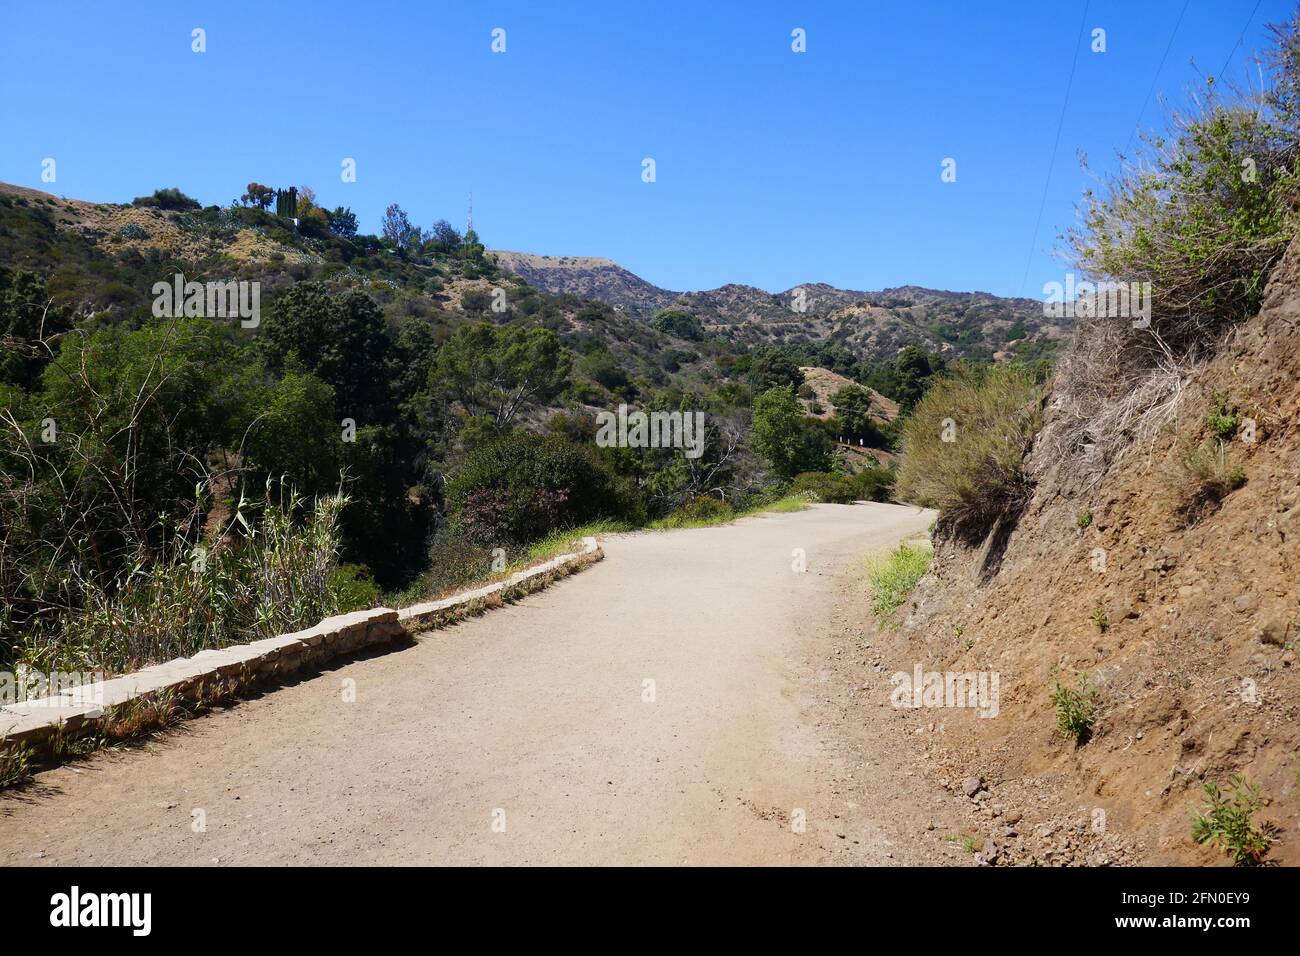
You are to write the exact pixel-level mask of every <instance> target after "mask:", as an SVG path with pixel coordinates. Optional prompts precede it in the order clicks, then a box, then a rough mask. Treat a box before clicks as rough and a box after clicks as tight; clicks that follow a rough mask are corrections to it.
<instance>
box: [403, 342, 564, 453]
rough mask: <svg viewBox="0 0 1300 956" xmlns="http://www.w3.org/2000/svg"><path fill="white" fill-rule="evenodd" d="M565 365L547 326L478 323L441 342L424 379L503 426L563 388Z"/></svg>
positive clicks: (445, 393) (562, 355) (469, 409)
mask: <svg viewBox="0 0 1300 956" xmlns="http://www.w3.org/2000/svg"><path fill="white" fill-rule="evenodd" d="M571 369H572V358H571V357H570V356H569V354H568V353H567V352H566V351H565V350H564V348H563V347H562V346H561V345H560V340H559V338H558V337H557V336H556V335H555V333H554V332H552V331H551V330H550V329H543V328H531V329H525V328H521V327H519V326H515V325H502V326H496V325H492V324H491V323H490V322H478V323H475V324H473V325H464V326H461V327H460V328H459V329H457V330H456V334H455V335H453V336H452V337H451V339H450V340H448V342H447V343H446V344H445V345H443V347H442V349H441V350H440V351H439V352H438V358H437V362H436V364H435V365H434V368H433V371H432V372H431V374H430V379H429V383H430V385H431V386H432V387H433V388H434V389H437V390H439V391H440V392H441V393H442V394H443V395H444V397H446V398H448V399H451V400H454V401H458V402H460V403H461V405H463V406H464V407H465V410H466V411H467V412H469V413H470V414H482V415H489V416H491V418H492V420H493V421H494V422H495V423H496V425H497V426H498V427H499V428H502V429H504V428H507V427H509V426H510V424H511V423H512V422H513V421H514V419H515V416H517V415H518V414H519V412H520V411H521V410H522V409H524V408H526V407H527V406H529V405H532V404H536V403H539V402H545V401H548V400H549V399H552V398H554V397H555V396H556V395H558V394H560V392H562V391H563V390H564V389H565V388H567V387H568V384H569V373H570V371H571Z"/></svg>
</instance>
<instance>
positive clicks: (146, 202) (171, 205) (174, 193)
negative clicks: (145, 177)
mask: <svg viewBox="0 0 1300 956" xmlns="http://www.w3.org/2000/svg"><path fill="white" fill-rule="evenodd" d="M131 205H132V206H146V207H148V206H152V207H153V208H155V209H170V210H175V211H178V212H184V211H186V210H189V209H199V208H200V203H199V201H198V200H197V199H191V198H190V197H189V196H187V195H185V194H184V193H183V192H181V191H180V190H179V189H176V188H175V187H170V188H167V189H158V190H155V191H154V194H153V195H152V196H137V197H136V198H135V199H133V200H132V201H131Z"/></svg>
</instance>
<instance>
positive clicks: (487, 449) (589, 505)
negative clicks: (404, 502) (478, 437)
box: [446, 431, 632, 548]
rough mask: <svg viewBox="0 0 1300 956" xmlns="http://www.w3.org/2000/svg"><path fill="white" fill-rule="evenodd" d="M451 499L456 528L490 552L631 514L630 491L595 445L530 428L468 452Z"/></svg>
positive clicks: (450, 484) (452, 485) (452, 486)
mask: <svg viewBox="0 0 1300 956" xmlns="http://www.w3.org/2000/svg"><path fill="white" fill-rule="evenodd" d="M446 498H447V507H448V511H449V513H450V516H451V520H452V523H453V524H454V525H455V526H456V528H457V529H458V530H459V531H460V532H461V533H463V534H465V535H466V536H467V537H468V539H469V540H471V541H473V542H475V543H476V544H480V545H485V546H487V547H489V548H493V547H507V546H509V545H523V544H527V543H528V542H530V541H534V540H536V539H538V538H541V537H544V536H545V535H546V534H547V533H549V532H551V531H554V530H556V529H557V528H563V527H571V526H575V525H581V524H586V523H588V522H590V521H594V520H596V519H597V518H621V517H623V516H624V515H626V514H627V513H628V512H629V511H631V510H632V502H631V500H630V498H631V495H630V491H629V489H628V488H627V487H626V485H625V483H624V482H622V481H620V480H618V479H617V478H616V477H615V476H614V475H613V474H612V472H610V471H609V470H608V469H607V467H606V466H605V465H604V464H603V463H602V461H601V460H600V459H599V458H598V457H597V455H596V454H595V452H594V450H593V449H592V448H591V447H589V446H586V445H578V444H576V443H574V442H571V441H568V440H567V439H564V438H561V437H558V436H541V435H535V434H533V433H531V432H524V431H520V432H515V433H513V434H511V435H507V436H505V437H504V438H498V439H496V440H494V441H489V442H487V443H486V444H484V445H481V446H480V447H478V448H476V449H474V450H473V451H471V452H470V453H469V454H468V455H466V456H465V460H464V461H463V462H461V464H460V467H459V468H457V469H456V470H455V474H454V475H453V477H452V479H451V480H450V481H449V482H448V483H447V488H446Z"/></svg>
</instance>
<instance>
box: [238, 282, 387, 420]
mask: <svg viewBox="0 0 1300 956" xmlns="http://www.w3.org/2000/svg"><path fill="white" fill-rule="evenodd" d="M269 313H270V314H269V315H268V316H267V318H266V320H265V321H264V322H263V324H262V335H261V339H260V342H261V345H262V350H263V354H264V355H265V356H266V359H267V364H268V365H269V366H270V368H271V369H272V370H273V371H277V372H278V371H281V370H283V369H285V368H286V367H294V366H295V364H296V365H298V366H300V367H301V368H302V369H303V370H305V371H308V372H311V373H312V374H313V375H315V376H316V377H318V378H319V379H321V381H323V382H325V383H326V384H328V385H330V386H331V387H332V388H333V389H334V397H335V403H336V406H337V409H338V413H339V414H340V415H342V416H345V417H348V418H352V419H355V420H356V421H357V422H358V423H359V424H362V425H370V424H387V423H389V422H391V421H392V420H393V418H394V413H395V409H394V407H393V395H392V391H391V388H390V375H391V373H392V371H393V369H392V361H391V360H392V358H393V340H392V336H391V335H390V333H389V331H388V326H387V325H386V324H385V322H384V315H383V312H382V311H380V308H379V306H378V305H376V304H375V302H374V300H373V299H371V298H370V297H369V296H368V295H366V294H365V293H363V292H358V291H356V290H352V289H349V290H347V291H345V292H340V293H332V292H330V291H329V290H328V289H327V288H326V287H325V286H324V285H322V284H320V283H317V282H300V283H299V284H297V285H295V286H294V287H293V288H292V289H290V290H289V291H288V292H286V293H285V294H284V295H283V296H281V297H280V298H279V299H278V300H276V302H275V305H274V307H273V308H272V309H270V310H269Z"/></svg>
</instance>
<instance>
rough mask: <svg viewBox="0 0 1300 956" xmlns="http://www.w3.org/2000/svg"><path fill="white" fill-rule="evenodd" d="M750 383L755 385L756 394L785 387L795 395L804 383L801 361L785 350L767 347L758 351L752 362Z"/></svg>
mask: <svg viewBox="0 0 1300 956" xmlns="http://www.w3.org/2000/svg"><path fill="white" fill-rule="evenodd" d="M749 384H750V385H752V386H753V387H754V392H755V394H757V393H759V392H766V391H767V390H768V389H771V388H784V389H787V390H789V392H790V394H792V395H793V394H794V392H795V390H796V389H798V388H799V386H800V385H802V384H803V372H801V371H799V363H798V362H796V361H795V360H794V359H792V358H790V356H788V355H786V354H785V352H783V351H781V350H780V349H775V348H765V349H762V350H761V351H759V352H758V353H756V354H755V356H754V360H753V361H752V362H751V363H750V366H749Z"/></svg>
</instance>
